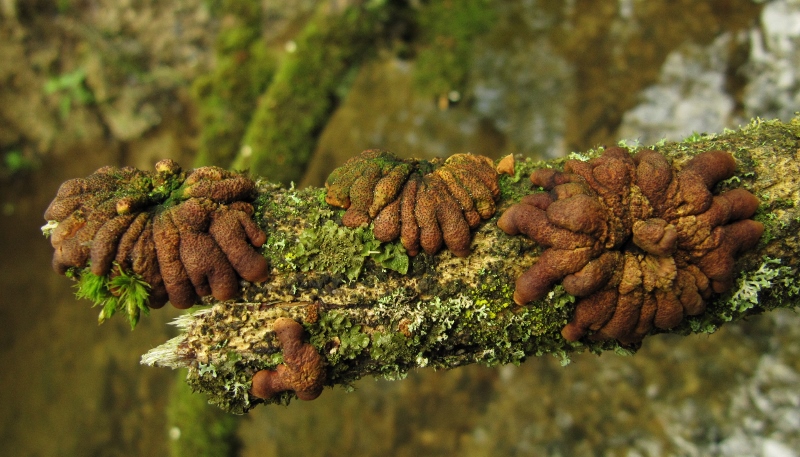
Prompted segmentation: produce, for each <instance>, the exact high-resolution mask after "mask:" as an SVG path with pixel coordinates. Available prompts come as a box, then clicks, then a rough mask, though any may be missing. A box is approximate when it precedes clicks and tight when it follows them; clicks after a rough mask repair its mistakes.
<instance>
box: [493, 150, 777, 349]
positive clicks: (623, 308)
mask: <svg viewBox="0 0 800 457" xmlns="http://www.w3.org/2000/svg"><path fill="white" fill-rule="evenodd" d="M735 168H736V161H735V159H734V158H733V156H732V155H731V154H730V153H728V152H724V151H710V152H704V153H702V154H699V155H697V156H696V157H694V158H693V159H691V160H689V162H688V163H686V165H685V166H684V167H683V168H682V169H681V170H680V171H677V170H676V169H674V168H673V167H672V165H671V164H670V163H669V162H668V161H667V159H666V158H664V157H663V156H662V155H661V154H659V153H657V152H655V151H651V150H642V151H639V152H638V153H636V154H635V155H634V156H631V155H630V154H629V153H628V151H627V150H625V149H622V148H610V149H607V150H606V151H605V152H603V154H602V155H601V156H600V157H598V158H595V159H592V160H590V161H588V162H582V161H578V160H568V161H567V162H566V163H565V165H564V172H559V171H556V170H552V169H540V170H536V171H535V172H534V173H533V174H532V175H531V181H532V182H533V183H534V184H536V185H538V186H541V187H543V188H545V189H546V190H548V192H546V193H536V194H532V195H528V196H526V197H524V198H523V199H522V200H521V201H520V203H519V204H516V205H513V206H512V207H510V208H509V209H508V210H507V211H505V212H504V213H503V215H502V216H501V217H500V219H499V220H498V226H499V227H500V228H501V229H502V230H503V231H505V232H506V233H508V234H510V235H516V234H519V233H522V234H525V235H526V236H528V237H529V238H530V239H532V240H534V241H536V242H537V243H539V244H541V245H543V246H545V247H546V248H547V249H545V250H544V251H543V252H542V254H541V256H540V257H539V259H538V261H537V262H536V264H534V265H533V266H532V267H531V268H530V269H529V270H527V271H526V272H524V273H523V274H522V275H521V276H520V277H519V278H518V279H517V283H516V290H515V292H514V301H516V302H517V303H518V304H519V305H524V304H526V303H528V302H530V301H533V300H538V299H540V298H542V297H543V296H544V295H545V294H546V293H547V292H548V291H549V290H550V287H551V285H552V284H553V283H555V282H557V281H559V280H563V283H562V284H563V286H564V289H565V290H566V291H567V292H568V293H569V294H572V295H575V296H577V297H580V299H579V300H578V302H577V305H576V308H575V313H574V315H573V317H572V320H571V321H570V322H569V323H568V324H567V325H566V326H565V327H564V328H563V330H562V332H561V333H562V335H563V336H564V338H566V339H567V340H569V341H576V340H578V339H580V338H581V337H583V336H584V335H586V334H587V332H589V331H592V332H593V333H592V334H591V335H590V338H592V339H594V340H610V339H616V340H618V341H620V342H621V343H623V344H632V343H637V342H639V341H641V340H642V338H644V337H645V336H646V335H647V334H648V333H649V332H650V331H651V330H653V328H659V329H669V328H672V327H674V326H676V325H677V324H679V323H680V322H681V321H682V320H683V318H684V316H687V315H698V314H701V313H703V311H705V306H706V304H705V303H706V302H705V301H706V300H707V299H709V298H710V297H711V295H712V294H713V293H722V292H724V291H726V290H728V289H730V288H731V287H732V285H733V282H734V260H735V258H736V256H737V255H739V253H741V252H743V251H746V250H748V249H751V248H753V247H754V246H755V245H756V243H757V242H758V239H759V238H760V237H761V234H762V233H763V230H764V228H763V225H762V224H761V223H759V222H756V221H753V220H751V219H749V218H750V217H752V215H753V214H754V213H755V211H756V209H757V207H758V203H759V202H758V199H757V198H756V197H755V196H754V195H752V194H751V193H749V192H748V191H746V190H744V189H733V190H730V191H727V192H723V193H722V194H720V195H716V196H715V195H713V194H712V193H711V189H712V188H713V187H714V185H715V184H716V183H717V182H719V181H721V180H723V179H727V178H729V177H731V176H733V174H734V170H735Z"/></svg>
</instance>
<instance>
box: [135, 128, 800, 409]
mask: <svg viewBox="0 0 800 457" xmlns="http://www.w3.org/2000/svg"><path fill="white" fill-rule="evenodd" d="M653 148H654V149H656V150H657V151H659V152H661V153H663V154H664V155H665V156H667V157H668V158H669V159H670V160H671V161H673V162H674V163H675V164H681V163H683V162H685V161H686V160H688V159H689V158H690V157H692V156H694V155H696V154H698V153H700V152H703V151H707V150H712V149H722V150H727V151H731V152H732V153H733V154H734V156H735V157H736V159H737V164H738V166H737V170H736V175H735V176H734V177H733V178H731V179H729V180H727V181H724V182H722V183H720V184H719V185H718V186H717V188H716V189H715V191H720V190H724V189H729V188H734V187H744V188H745V189H747V190H749V191H750V192H752V193H753V194H754V195H756V196H757V197H758V198H759V199H760V200H761V206H760V208H759V210H758V212H757V214H756V216H755V218H756V219H757V220H759V221H761V222H763V223H764V225H765V227H766V230H765V234H764V236H763V237H762V239H761V241H760V242H759V244H758V246H757V247H756V248H755V249H754V250H752V251H750V252H747V253H746V254H745V255H743V256H742V257H740V258H739V260H738V261H737V268H738V269H739V275H738V278H737V283H736V285H735V286H734V288H733V289H732V290H730V291H729V292H727V293H724V294H722V295H720V296H717V297H715V298H713V299H712V300H711V301H710V302H709V303H708V307H707V309H706V312H705V313H704V314H702V315H699V316H693V317H688V318H686V319H684V321H683V322H682V323H681V324H680V325H678V326H677V327H675V328H673V329H671V330H669V332H670V333H677V334H681V335H687V334H690V333H712V332H714V331H715V330H716V329H718V328H719V327H720V326H721V325H723V324H724V323H726V322H732V321H736V320H739V319H741V318H743V317H745V316H748V315H752V314H757V313H761V312H764V311H768V310H771V309H775V308H786V307H794V306H796V297H797V295H798V294H800V283H798V282H796V281H795V277H796V271H797V264H798V262H800V248H798V235H797V233H798V229H799V228H800V208H798V202H799V201H800V195H798V194H800V186H798V179H800V119H795V120H793V121H792V122H790V123H782V122H779V121H769V122H764V121H760V120H756V121H753V122H752V123H751V124H750V125H748V126H746V127H745V128H743V129H741V130H739V131H726V132H724V133H722V134H718V135H708V136H704V135H693V136H692V137H690V138H687V139H686V140H685V141H683V142H680V143H666V142H662V143H659V144H657V145H655V146H653ZM632 149H633V148H632ZM597 154H598V152H597V151H588V152H587V153H586V154H585V156H586V157H594V156H596V155H597ZM562 163H563V159H559V160H554V161H550V162H541V161H538V162H537V161H532V160H529V159H528V160H524V161H518V163H517V167H516V175H515V176H513V177H511V176H505V175H504V176H503V177H502V178H501V181H500V182H501V189H502V194H501V201H500V203H499V205H498V212H497V214H496V215H495V217H494V218H492V219H490V220H488V221H486V222H485V223H483V224H482V225H481V226H480V227H479V229H478V230H477V231H476V232H475V234H474V239H473V243H472V254H471V255H470V256H468V257H466V258H458V257H454V256H453V255H451V254H450V253H449V252H448V251H443V252H441V253H439V254H437V255H435V256H428V255H425V254H424V253H423V254H420V255H418V256H416V257H414V258H408V257H407V256H406V255H405V252H404V251H403V249H402V247H400V246H399V243H388V244H386V243H384V244H381V243H379V242H377V241H375V240H374V238H373V237H372V235H371V232H370V230H369V229H368V228H360V229H355V230H353V229H348V228H344V227H341V226H340V225H338V224H336V221H338V220H340V217H341V213H342V212H341V211H339V210H334V209H332V208H330V207H329V206H327V205H326V204H325V202H324V195H325V191H324V189H317V188H309V189H304V190H296V189H285V188H280V187H277V186H274V185H271V184H268V183H266V182H264V183H261V193H260V197H259V199H258V201H257V203H258V207H259V211H258V212H257V213H258V214H259V215H260V216H259V217H260V219H261V220H260V222H261V224H262V226H263V227H264V228H265V230H266V231H267V233H268V234H269V240H268V241H267V243H266V245H265V255H266V256H267V257H268V258H269V260H270V262H271V265H272V267H273V276H272V278H271V279H270V280H269V281H267V282H266V283H264V284H246V283H243V289H242V299H241V300H238V301H236V302H225V303H217V304H214V305H213V306H212V307H210V308H204V309H201V310H199V311H195V312H194V313H192V314H188V315H186V316H184V317H181V318H180V319H178V321H177V322H176V324H177V325H178V326H179V327H180V328H181V331H182V333H181V335H180V336H178V337H176V338H174V339H173V340H170V341H169V342H167V343H165V344H164V345H162V346H160V347H158V348H155V349H153V350H152V351H150V352H149V353H148V354H146V355H145V356H144V357H143V359H142V360H143V363H147V364H151V365H158V366H170V367H173V368H174V367H187V368H188V369H189V375H188V378H187V382H188V383H189V384H190V385H191V386H192V387H193V388H194V389H195V390H197V391H201V392H205V393H206V394H208V395H209V396H210V399H211V401H212V402H213V403H216V404H218V405H219V406H220V407H222V408H223V409H225V410H228V411H231V412H235V413H243V412H246V411H247V410H249V409H250V408H251V407H253V406H254V405H255V404H257V403H260V402H261V400H258V399H255V398H254V397H252V396H250V395H249V393H248V390H249V388H250V382H251V379H252V377H253V374H254V373H255V372H256V371H258V370H261V369H269V368H274V367H275V366H276V365H277V364H280V363H281V361H282V356H281V351H280V348H279V346H278V344H277V340H276V338H275V336H274V333H273V332H272V330H271V322H272V321H274V320H275V319H276V318H278V317H291V318H293V319H295V320H297V321H298V322H302V323H303V325H304V326H305V329H306V333H307V337H308V339H309V341H310V343H311V344H312V345H314V346H315V347H316V348H317V349H318V351H319V352H320V353H321V354H322V355H323V357H324V358H325V359H326V362H327V384H328V385H331V386H333V385H344V386H349V385H350V384H352V383H353V382H354V381H355V380H357V379H359V378H361V377H363V376H367V375H372V376H381V377H385V378H389V379H400V378H402V377H404V376H405V374H406V373H407V372H408V370H410V369H412V368H416V367H426V366H432V367H435V368H454V367H458V366H462V365H467V364H470V363H481V364H484V365H489V366H494V365H500V364H506V363H515V364H519V363H521V362H523V361H524V360H525V359H526V358H527V357H529V356H534V355H535V356H538V355H543V354H552V355H554V356H556V357H559V358H561V359H562V360H563V362H564V363H567V362H569V357H570V354H571V353H573V352H582V351H587V350H588V351H591V352H596V353H599V352H602V351H617V352H624V353H633V352H635V350H636V348H635V347H634V348H631V347H622V346H620V345H619V344H618V343H616V342H609V341H605V342H586V341H579V342H576V343H569V342H567V341H566V340H564V338H563V337H562V336H561V334H560V330H561V328H562V327H563V326H564V325H565V324H566V323H567V322H568V321H569V319H570V317H571V314H572V312H573V309H574V302H575V298H574V297H572V296H570V295H568V294H566V293H565V292H564V290H563V288H562V287H561V286H556V287H554V288H553V290H552V291H551V292H550V294H548V295H547V296H546V297H545V298H544V299H542V300H540V301H537V302H534V303H531V304H529V305H528V306H525V307H517V306H516V305H515V304H514V303H513V300H512V293H513V289H514V281H515V278H516V277H517V276H518V275H519V274H520V273H521V272H523V271H524V270H525V269H527V268H528V267H530V266H531V265H532V264H533V263H534V261H535V259H536V257H537V255H538V254H539V253H540V252H541V248H540V247H538V246H536V245H535V244H534V243H533V242H531V241H529V240H527V239H526V238H524V237H521V236H517V237H512V236H508V235H506V234H504V233H503V232H502V231H501V230H499V229H498V228H497V226H496V219H497V217H498V215H499V214H500V213H501V212H502V210H503V209H505V208H507V207H508V206H509V205H511V204H513V203H514V202H516V201H518V200H519V198H520V197H521V196H522V195H525V194H528V193H529V192H531V191H532V190H533V186H532V184H531V183H530V182H529V180H528V179H527V176H528V175H529V174H530V172H531V171H532V170H533V169H535V168H541V167H548V166H552V167H560V165H561V164H562ZM291 398H292V394H291V392H287V393H284V394H282V395H281V396H279V397H278V398H275V399H272V400H269V401H270V402H281V403H286V402H288V401H289V400H290V399H291Z"/></svg>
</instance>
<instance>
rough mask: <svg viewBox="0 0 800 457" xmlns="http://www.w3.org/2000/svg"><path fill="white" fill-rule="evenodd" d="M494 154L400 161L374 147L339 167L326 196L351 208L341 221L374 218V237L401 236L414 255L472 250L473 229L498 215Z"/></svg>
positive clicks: (332, 202) (352, 223) (460, 253)
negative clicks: (443, 248) (491, 156)
mask: <svg viewBox="0 0 800 457" xmlns="http://www.w3.org/2000/svg"><path fill="white" fill-rule="evenodd" d="M497 178H498V175H497V172H496V171H495V169H494V166H493V165H492V161H491V159H489V158H488V157H484V156H479V155H473V154H456V155H453V156H451V157H449V158H448V159H447V160H445V161H444V162H441V161H438V160H434V161H424V160H400V159H398V158H397V157H396V156H395V155H394V154H392V153H391V152H387V151H383V150H380V149H370V150H366V151H364V152H362V153H361V154H359V155H358V156H356V157H353V158H351V159H350V160H348V161H347V162H346V163H345V164H344V165H342V166H341V167H339V168H337V169H336V170H334V171H333V172H332V173H331V174H330V176H329V177H328V179H327V181H326V182H325V187H326V189H327V194H326V197H325V201H327V202H328V203H329V204H330V205H333V206H338V207H341V208H346V209H347V211H345V213H344V216H343V217H342V224H344V225H345V226H347V227H351V228H354V227H359V226H361V225H362V224H369V223H370V222H373V231H374V234H375V238H376V239H378V240H380V241H383V242H389V241H393V240H396V239H397V238H400V241H401V243H402V244H403V247H405V249H406V251H408V254H409V255H412V256H414V255H417V254H418V253H419V252H420V250H423V251H425V252H426V253H428V254H435V253H437V252H438V251H439V250H440V249H441V248H442V246H443V245H444V246H447V249H449V250H450V251H451V252H452V253H453V254H455V255H457V256H459V257H465V256H467V255H469V253H470V247H469V246H470V242H471V234H470V229H473V228H475V227H476V226H477V225H478V224H479V223H480V221H481V219H487V218H489V217H491V216H492V215H493V214H494V211H495V201H496V200H497V198H498V196H499V195H500V188H499V186H498V183H497V180H498V179H497Z"/></svg>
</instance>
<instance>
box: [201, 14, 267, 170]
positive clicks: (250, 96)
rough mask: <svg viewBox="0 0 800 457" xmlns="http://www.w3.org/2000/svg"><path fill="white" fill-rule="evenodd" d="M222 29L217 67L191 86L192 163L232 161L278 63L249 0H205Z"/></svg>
mask: <svg viewBox="0 0 800 457" xmlns="http://www.w3.org/2000/svg"><path fill="white" fill-rule="evenodd" d="M208 7H209V9H210V10H211V13H212V14H213V15H214V16H215V17H220V18H222V19H221V21H222V24H223V25H222V30H220V32H219V35H218V36H217V40H216V44H215V52H216V59H217V62H216V66H215V68H214V70H213V71H212V72H211V73H209V74H206V75H203V76H200V77H198V78H197V79H196V80H195V81H194V83H193V85H192V95H193V96H194V98H195V100H196V101H197V105H198V109H199V119H200V123H201V130H200V145H199V150H198V155H197V158H196V161H195V166H198V167H200V166H205V165H217V166H221V167H227V166H228V165H230V163H231V161H232V160H233V158H234V156H235V155H236V153H237V151H238V150H239V146H240V144H241V140H242V137H243V136H244V133H245V129H246V128H247V124H248V123H249V122H250V118H251V117H252V115H253V111H254V110H255V108H256V102H257V100H258V97H259V95H261V94H262V93H263V92H264V90H265V89H266V88H267V86H268V85H269V83H270V81H271V80H272V77H273V75H274V74H275V69H276V67H277V59H276V56H274V55H273V53H272V52H271V51H270V50H269V49H268V48H267V44H266V42H265V41H264V40H263V39H262V36H261V35H262V33H261V27H262V25H261V22H262V16H263V14H262V10H261V5H260V3H258V2H252V1H249V0H215V1H209V2H208Z"/></svg>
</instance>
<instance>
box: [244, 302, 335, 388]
mask: <svg viewBox="0 0 800 457" xmlns="http://www.w3.org/2000/svg"><path fill="white" fill-rule="evenodd" d="M272 330H273V331H274V332H275V334H276V335H277V337H278V341H279V342H280V346H281V350H282V351H283V364H281V365H278V367H277V368H276V369H275V370H259V371H258V372H256V374H255V375H253V383H252V388H251V389H250V392H251V393H252V394H253V395H254V396H256V397H258V398H261V399H270V398H272V397H274V396H275V395H277V394H278V393H280V392H284V391H287V390H291V391H293V392H294V393H295V394H296V395H297V398H299V399H300V400H313V399H315V398H317V397H319V394H320V393H322V387H323V385H324V383H325V376H326V373H325V361H324V360H323V359H322V357H321V356H320V355H319V354H318V353H317V350H316V348H314V346H312V345H310V344H308V343H304V342H303V333H304V332H303V326H302V325H300V324H298V323H297V322H296V321H294V320H293V319H289V318H286V317H279V318H278V319H276V320H275V322H273V324H272Z"/></svg>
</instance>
